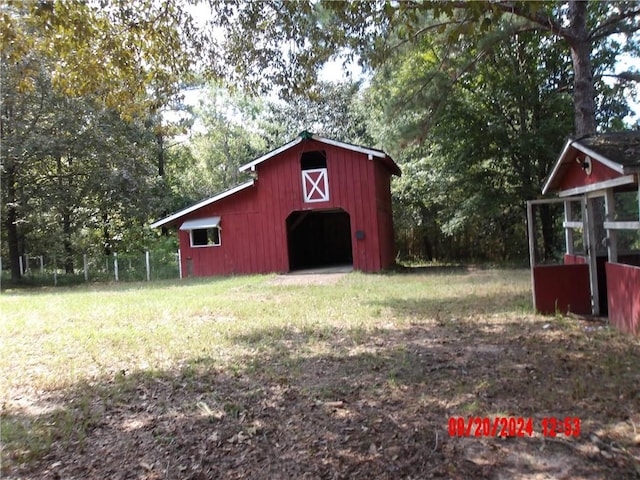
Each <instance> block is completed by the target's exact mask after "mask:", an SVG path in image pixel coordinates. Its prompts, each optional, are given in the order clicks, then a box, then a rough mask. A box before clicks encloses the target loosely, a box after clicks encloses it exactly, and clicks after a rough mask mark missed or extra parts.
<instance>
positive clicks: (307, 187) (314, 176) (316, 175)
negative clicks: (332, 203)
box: [302, 168, 329, 203]
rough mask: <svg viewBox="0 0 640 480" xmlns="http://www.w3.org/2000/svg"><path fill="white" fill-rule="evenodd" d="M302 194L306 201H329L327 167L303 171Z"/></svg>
mask: <svg viewBox="0 0 640 480" xmlns="http://www.w3.org/2000/svg"><path fill="white" fill-rule="evenodd" d="M302 195H303V198H304V201H305V203H313V202H327V201H329V182H328V181H327V169H326V168H317V169H314V170H303V171H302Z"/></svg>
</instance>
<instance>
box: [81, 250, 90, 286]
mask: <svg viewBox="0 0 640 480" xmlns="http://www.w3.org/2000/svg"><path fill="white" fill-rule="evenodd" d="M82 268H83V269H84V281H85V282H88V281H89V265H88V263H87V254H86V253H83V254H82Z"/></svg>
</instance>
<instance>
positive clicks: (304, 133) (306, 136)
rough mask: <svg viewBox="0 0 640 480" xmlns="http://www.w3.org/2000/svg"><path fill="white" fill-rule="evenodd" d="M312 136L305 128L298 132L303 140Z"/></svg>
mask: <svg viewBox="0 0 640 480" xmlns="http://www.w3.org/2000/svg"><path fill="white" fill-rule="evenodd" d="M312 137H313V133H311V132H307V131H306V130H303V131H301V132H300V138H301V139H303V140H311V138H312Z"/></svg>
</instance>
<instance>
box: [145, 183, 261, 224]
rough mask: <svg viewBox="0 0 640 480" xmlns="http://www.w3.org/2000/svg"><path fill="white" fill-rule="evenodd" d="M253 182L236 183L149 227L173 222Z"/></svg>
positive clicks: (251, 184)
mask: <svg viewBox="0 0 640 480" xmlns="http://www.w3.org/2000/svg"><path fill="white" fill-rule="evenodd" d="M254 183H255V180H249V181H248V182H245V183H242V184H240V185H237V186H235V187H233V188H230V189H229V190H225V191H224V192H222V193H219V194H218V195H215V196H213V197H210V198H207V199H205V200H202V201H201V202H198V203H195V204H193V205H191V206H189V207H187V208H183V209H182V210H179V211H177V212H176V213H173V214H171V215H169V216H168V217H165V218H163V219H161V220H158V221H156V222H154V223H152V224H151V225H150V227H151V228H158V227H162V226H164V225H168V224H170V223H174V222H175V221H176V220H178V219H179V218H181V217H184V216H185V215H188V214H189V213H192V212H195V211H196V210H198V209H200V208H202V207H206V206H207V205H211V204H212V203H214V202H217V201H218V200H222V199H223V198H226V197H228V196H230V195H233V194H234V193H237V192H240V191H241V190H244V189H245V188H249V187H252V186H253V184H254Z"/></svg>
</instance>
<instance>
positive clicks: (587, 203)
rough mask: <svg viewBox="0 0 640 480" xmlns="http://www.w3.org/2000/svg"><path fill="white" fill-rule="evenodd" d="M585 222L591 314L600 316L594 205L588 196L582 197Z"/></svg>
mask: <svg viewBox="0 0 640 480" xmlns="http://www.w3.org/2000/svg"><path fill="white" fill-rule="evenodd" d="M582 212H583V220H584V236H585V240H586V241H585V246H586V251H587V259H588V261H589V283H590V284H591V313H592V314H593V315H600V295H599V294H598V247H597V246H596V229H595V225H594V221H595V219H594V210H593V203H592V202H591V199H589V197H588V195H584V196H583V197H582Z"/></svg>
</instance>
